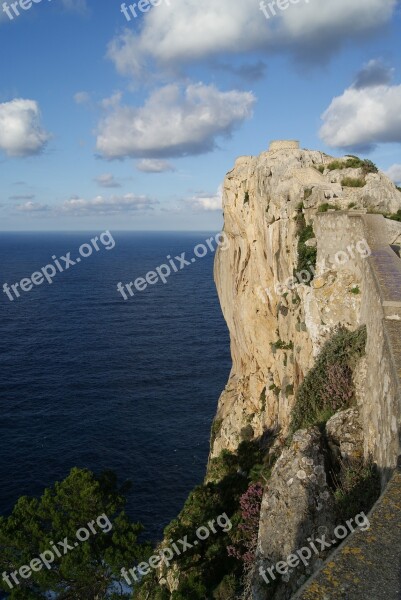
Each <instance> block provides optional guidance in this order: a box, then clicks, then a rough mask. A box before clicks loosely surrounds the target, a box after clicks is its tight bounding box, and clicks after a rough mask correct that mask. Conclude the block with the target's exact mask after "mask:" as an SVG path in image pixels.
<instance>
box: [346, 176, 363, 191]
mask: <svg viewBox="0 0 401 600" xmlns="http://www.w3.org/2000/svg"><path fill="white" fill-rule="evenodd" d="M341 185H342V186H343V187H353V188H362V187H364V186H365V185H366V180H365V179H361V178H360V177H356V178H354V177H344V179H343V180H342V181H341Z"/></svg>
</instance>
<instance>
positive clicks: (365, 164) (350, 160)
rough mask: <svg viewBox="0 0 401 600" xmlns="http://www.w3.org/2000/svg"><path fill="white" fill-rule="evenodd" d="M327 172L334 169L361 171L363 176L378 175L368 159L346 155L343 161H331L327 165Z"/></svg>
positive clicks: (375, 167) (376, 169)
mask: <svg viewBox="0 0 401 600" xmlns="http://www.w3.org/2000/svg"><path fill="white" fill-rule="evenodd" d="M327 168H328V169H329V171H334V170H336V169H362V172H363V174H364V175H367V174H368V173H378V171H379V169H378V168H377V166H376V165H375V164H374V163H373V162H372V161H371V160H368V159H365V160H362V159H361V158H358V156H353V155H351V154H350V155H348V157H347V158H346V159H345V160H333V161H332V162H331V163H329V164H328V165H327Z"/></svg>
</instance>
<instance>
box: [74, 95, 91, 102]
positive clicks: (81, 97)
mask: <svg viewBox="0 0 401 600" xmlns="http://www.w3.org/2000/svg"><path fill="white" fill-rule="evenodd" d="M90 100H91V97H90V94H89V93H88V92H77V93H76V94H74V102H76V104H88V103H89V102H90Z"/></svg>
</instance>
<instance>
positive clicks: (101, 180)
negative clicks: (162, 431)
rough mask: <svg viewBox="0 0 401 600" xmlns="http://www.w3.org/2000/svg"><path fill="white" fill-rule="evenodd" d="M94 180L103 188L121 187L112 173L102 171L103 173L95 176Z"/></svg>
mask: <svg viewBox="0 0 401 600" xmlns="http://www.w3.org/2000/svg"><path fill="white" fill-rule="evenodd" d="M94 181H96V183H97V184H98V185H100V187H104V188H119V187H121V184H120V183H118V181H117V180H116V179H115V177H114V175H112V174H111V173H103V175H99V176H98V177H95V179H94Z"/></svg>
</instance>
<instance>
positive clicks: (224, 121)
mask: <svg viewBox="0 0 401 600" xmlns="http://www.w3.org/2000/svg"><path fill="white" fill-rule="evenodd" d="M254 102H255V97H254V95H253V94H252V93H251V92H240V91H237V90H233V91H229V92H220V91H219V90H218V89H217V88H216V87H214V86H213V85H203V84H201V83H199V84H196V85H194V84H191V85H188V86H187V87H186V88H185V89H184V90H182V89H181V88H180V87H179V86H178V85H175V84H174V85H167V86H165V87H162V88H160V89H159V90H157V91H155V92H153V94H152V95H151V96H150V97H149V98H148V100H147V101H146V102H145V104H144V105H143V106H142V107H141V108H133V107H129V106H119V107H117V108H115V109H114V110H112V111H111V113H110V114H109V115H107V116H106V117H105V118H104V119H103V120H102V121H101V122H100V124H99V128H98V136H97V149H98V150H99V151H100V153H101V154H102V156H103V157H105V158H109V159H112V158H124V157H133V158H172V157H180V156H189V155H195V154H201V153H205V152H209V151H211V150H213V149H214V148H215V147H216V145H217V143H216V138H217V137H219V136H223V137H229V136H230V135H231V134H232V132H233V131H234V129H235V128H236V127H237V126H239V125H240V124H241V123H242V121H244V120H245V119H246V118H248V117H250V116H251V114H252V107H253V105H254Z"/></svg>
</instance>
